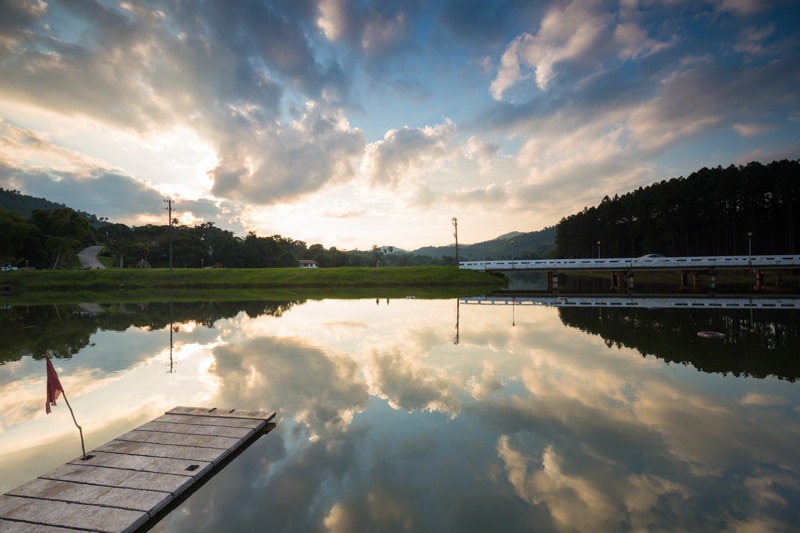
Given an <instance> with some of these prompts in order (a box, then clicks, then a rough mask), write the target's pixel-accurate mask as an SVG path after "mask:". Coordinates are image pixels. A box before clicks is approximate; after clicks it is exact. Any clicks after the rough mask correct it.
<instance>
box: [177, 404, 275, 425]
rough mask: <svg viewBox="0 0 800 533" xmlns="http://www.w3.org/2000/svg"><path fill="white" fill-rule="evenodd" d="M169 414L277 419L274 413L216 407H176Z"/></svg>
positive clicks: (267, 420)
mask: <svg viewBox="0 0 800 533" xmlns="http://www.w3.org/2000/svg"><path fill="white" fill-rule="evenodd" d="M167 414H181V415H202V416H218V417H228V418H255V419H258V420H264V421H266V422H269V421H270V420H272V419H273V418H275V413H274V412H266V411H246V410H243V409H217V408H216V407H214V408H211V409H206V408H204V407H183V406H179V407H174V408H172V409H170V410H169V411H167Z"/></svg>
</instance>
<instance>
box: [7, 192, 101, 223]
mask: <svg viewBox="0 0 800 533" xmlns="http://www.w3.org/2000/svg"><path fill="white" fill-rule="evenodd" d="M67 207H68V206H66V205H64V204H58V203H56V202H51V201H50V200H46V199H44V198H37V197H35V196H28V195H27V194H22V193H20V192H19V191H14V190H11V191H9V190H6V189H3V188H2V187H0V209H2V210H5V211H10V212H12V213H19V214H20V215H22V216H24V217H25V218H30V217H31V215H32V214H33V211H34V210H35V209H44V210H47V211H55V210H56V209H65V208H67ZM77 213H79V214H80V215H81V216H82V217H84V218H86V219H87V220H89V222H90V223H95V222H97V221H98V219H97V217H96V216H95V215H92V214H89V213H84V212H81V211H77Z"/></svg>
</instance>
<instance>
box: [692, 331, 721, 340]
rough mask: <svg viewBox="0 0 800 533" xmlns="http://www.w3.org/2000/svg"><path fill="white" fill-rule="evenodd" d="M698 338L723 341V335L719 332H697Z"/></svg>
mask: <svg viewBox="0 0 800 533" xmlns="http://www.w3.org/2000/svg"><path fill="white" fill-rule="evenodd" d="M697 336H698V337H703V338H704V339H724V338H725V334H724V333H720V332H719V331H698V332H697Z"/></svg>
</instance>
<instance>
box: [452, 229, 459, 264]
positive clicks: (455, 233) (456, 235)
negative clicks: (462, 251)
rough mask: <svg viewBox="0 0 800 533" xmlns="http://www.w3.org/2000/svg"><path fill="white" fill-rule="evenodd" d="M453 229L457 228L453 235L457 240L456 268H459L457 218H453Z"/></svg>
mask: <svg viewBox="0 0 800 533" xmlns="http://www.w3.org/2000/svg"><path fill="white" fill-rule="evenodd" d="M453 228H455V232H454V233H453V235H454V236H455V238H456V266H458V219H457V218H456V217H453Z"/></svg>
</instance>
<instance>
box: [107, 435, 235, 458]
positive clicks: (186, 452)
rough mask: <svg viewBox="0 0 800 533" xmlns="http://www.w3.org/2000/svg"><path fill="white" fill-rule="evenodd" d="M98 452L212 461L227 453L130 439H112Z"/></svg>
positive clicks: (214, 449)
mask: <svg viewBox="0 0 800 533" xmlns="http://www.w3.org/2000/svg"><path fill="white" fill-rule="evenodd" d="M97 451H99V452H106V453H122V454H125V455H144V456H146V457H163V458H166V459H186V460H189V461H207V462H209V463H213V462H216V461H218V460H219V459H222V458H224V457H225V456H226V455H228V453H229V452H228V450H224V449H223V450H220V449H219V448H200V447H197V446H175V445H171V444H153V443H150V442H136V441H130V440H112V441H111V442H107V443H106V444H103V445H102V446H100V447H99V448H97Z"/></svg>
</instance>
